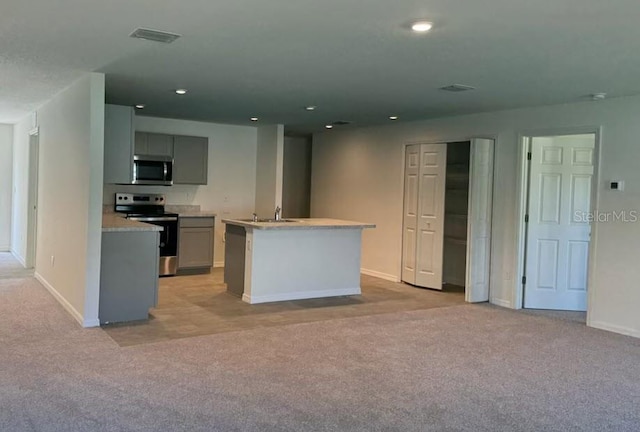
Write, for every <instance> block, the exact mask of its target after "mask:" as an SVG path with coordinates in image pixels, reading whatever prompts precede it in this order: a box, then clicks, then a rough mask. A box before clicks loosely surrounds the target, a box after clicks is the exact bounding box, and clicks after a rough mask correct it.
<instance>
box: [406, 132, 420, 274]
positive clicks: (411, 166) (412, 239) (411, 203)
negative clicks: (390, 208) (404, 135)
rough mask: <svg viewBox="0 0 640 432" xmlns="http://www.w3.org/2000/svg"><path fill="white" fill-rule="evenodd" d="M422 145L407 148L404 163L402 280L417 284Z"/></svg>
mask: <svg viewBox="0 0 640 432" xmlns="http://www.w3.org/2000/svg"><path fill="white" fill-rule="evenodd" d="M419 175H420V145H419V144H414V145H410V146H407V147H406V153H405V162H404V209H403V221H402V222H403V224H402V280H403V281H405V282H408V283H410V284H414V285H415V283H416V238H417V236H416V232H417V229H418V177H419Z"/></svg>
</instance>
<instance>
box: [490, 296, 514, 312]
mask: <svg viewBox="0 0 640 432" xmlns="http://www.w3.org/2000/svg"><path fill="white" fill-rule="evenodd" d="M489 303H491V304H494V305H496V306H502V307H503V308H508V309H514V307H513V306H512V305H511V302H510V301H508V300H503V299H497V298H492V299H490V300H489Z"/></svg>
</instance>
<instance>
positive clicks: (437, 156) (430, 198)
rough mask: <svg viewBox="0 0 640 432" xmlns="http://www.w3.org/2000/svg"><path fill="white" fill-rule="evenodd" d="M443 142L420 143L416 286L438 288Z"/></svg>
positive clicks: (442, 195) (441, 248) (440, 251)
mask: <svg viewBox="0 0 640 432" xmlns="http://www.w3.org/2000/svg"><path fill="white" fill-rule="evenodd" d="M446 174H447V145H446V144H421V145H420V173H419V182H418V220H417V242H416V282H415V284H416V285H419V286H423V287H427V288H433V289H438V290H441V289H442V262H443V259H442V258H443V257H442V255H443V241H444V193H445V178H446Z"/></svg>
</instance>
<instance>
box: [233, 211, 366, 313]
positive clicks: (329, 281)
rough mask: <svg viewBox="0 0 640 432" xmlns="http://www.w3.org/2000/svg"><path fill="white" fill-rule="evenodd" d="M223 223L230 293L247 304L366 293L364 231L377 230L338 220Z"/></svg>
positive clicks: (357, 223) (362, 224)
mask: <svg viewBox="0 0 640 432" xmlns="http://www.w3.org/2000/svg"><path fill="white" fill-rule="evenodd" d="M222 222H223V223H225V224H226V230H225V237H226V241H225V275H224V278H225V283H226V284H227V290H228V292H230V293H232V294H234V295H237V296H240V297H242V300H244V301H245V302H247V303H252V304H254V303H267V302H276V301H286V300H298V299H309V298H320V297H334V296H344V295H358V294H360V293H361V291H360V254H361V242H362V230H363V229H365V228H375V225H372V224H367V223H362V222H353V221H345V220H338V219H285V220H282V221H258V222H253V221H251V220H238V219H223V220H222Z"/></svg>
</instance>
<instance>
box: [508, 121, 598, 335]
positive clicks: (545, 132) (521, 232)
mask: <svg viewBox="0 0 640 432" xmlns="http://www.w3.org/2000/svg"><path fill="white" fill-rule="evenodd" d="M584 134H593V135H594V136H595V149H594V160H593V178H592V179H591V211H595V210H596V209H597V208H598V207H599V205H598V204H599V202H598V201H599V198H600V194H599V185H600V150H601V148H602V146H601V141H602V126H576V127H565V128H551V129H535V130H523V131H520V132H519V133H518V138H517V139H518V141H517V142H518V161H519V163H518V171H517V175H516V178H517V179H518V182H519V183H518V184H519V187H518V191H517V197H516V201H515V202H516V209H515V215H516V240H515V241H516V251H517V255H516V262H515V270H516V273H515V274H514V284H513V295H512V299H513V300H512V304H511V307H512V308H513V309H523V308H524V284H522V276H523V275H524V263H525V248H526V238H527V233H526V229H527V226H526V224H525V222H524V217H525V215H526V212H527V204H528V202H527V201H528V193H529V184H528V181H529V164H528V163H527V162H528V161H527V148H526V147H527V139H529V138H539V137H549V136H562V135H584ZM597 241H598V224H596V223H593V224H592V225H591V239H590V241H589V262H588V264H587V325H589V322H590V311H591V304H592V301H591V300H592V299H593V295H594V291H595V286H594V284H593V280H594V277H595V272H596V266H595V262H596V259H595V257H596V250H597V248H596V243H597Z"/></svg>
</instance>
